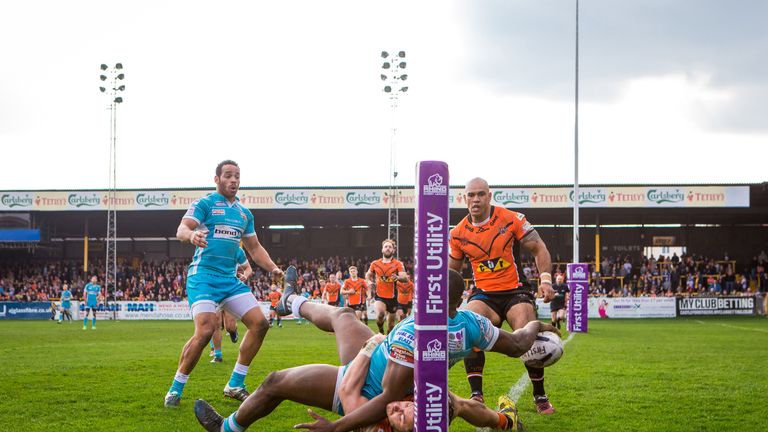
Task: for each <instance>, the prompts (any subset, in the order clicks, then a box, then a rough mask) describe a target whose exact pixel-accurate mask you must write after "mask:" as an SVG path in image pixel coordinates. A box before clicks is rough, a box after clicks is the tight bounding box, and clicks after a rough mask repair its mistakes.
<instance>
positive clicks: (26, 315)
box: [0, 302, 51, 320]
mask: <svg viewBox="0 0 768 432" xmlns="http://www.w3.org/2000/svg"><path fill="white" fill-rule="evenodd" d="M50 317H51V302H0V320H47V319H49V318H50Z"/></svg>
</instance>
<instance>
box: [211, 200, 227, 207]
mask: <svg viewBox="0 0 768 432" xmlns="http://www.w3.org/2000/svg"><path fill="white" fill-rule="evenodd" d="M213 205H214V206H216V207H226V206H227V203H225V202H224V201H216V202H215V203H213Z"/></svg>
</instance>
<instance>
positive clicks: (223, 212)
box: [211, 209, 227, 216]
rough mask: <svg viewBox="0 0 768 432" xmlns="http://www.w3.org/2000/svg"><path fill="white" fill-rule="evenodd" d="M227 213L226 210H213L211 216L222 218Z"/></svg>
mask: <svg viewBox="0 0 768 432" xmlns="http://www.w3.org/2000/svg"><path fill="white" fill-rule="evenodd" d="M226 213H227V211H226V210H224V209H213V210H211V214H212V215H214V216H221V215H224V214H226Z"/></svg>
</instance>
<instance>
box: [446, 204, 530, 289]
mask: <svg viewBox="0 0 768 432" xmlns="http://www.w3.org/2000/svg"><path fill="white" fill-rule="evenodd" d="M532 231H533V226H532V225H531V224H530V222H528V221H527V220H526V219H525V215H524V214H522V213H518V212H515V211H512V210H507V209H505V208H503V207H496V206H491V216H490V218H489V219H488V221H486V222H485V223H484V224H482V225H480V226H476V225H474V224H472V222H470V219H469V215H467V216H465V217H464V219H462V220H461V222H459V223H458V225H456V227H455V228H453V229H452V230H451V240H450V246H451V251H450V255H451V258H453V259H455V260H461V261H463V260H464V258H465V257H466V258H468V259H469V261H470V263H471V264H472V273H473V274H474V276H475V285H476V286H477V287H478V288H479V289H481V290H483V291H507V290H511V289H517V288H518V287H519V286H520V278H519V276H518V273H517V266H516V265H515V258H514V256H513V253H512V247H513V246H514V243H515V241H519V240H521V239H522V238H523V237H525V236H526V235H527V234H528V233H530V232H532Z"/></svg>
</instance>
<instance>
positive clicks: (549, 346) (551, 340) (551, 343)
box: [520, 331, 563, 368]
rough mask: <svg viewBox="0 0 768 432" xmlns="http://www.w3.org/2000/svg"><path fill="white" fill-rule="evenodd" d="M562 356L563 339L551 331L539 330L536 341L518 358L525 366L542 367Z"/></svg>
mask: <svg viewBox="0 0 768 432" xmlns="http://www.w3.org/2000/svg"><path fill="white" fill-rule="evenodd" d="M562 356H563V341H561V340H560V338H559V337H558V336H557V335H556V334H555V333H552V332H548V331H547V332H541V333H539V334H538V335H537V336H536V341H535V342H534V343H533V346H531V349H529V350H528V351H527V352H526V353H525V354H523V355H522V356H520V359H521V360H522V361H523V363H525V365H526V366H530V367H537V368H543V367H547V366H552V365H553V364H555V363H557V361H558V360H560V357H562Z"/></svg>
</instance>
